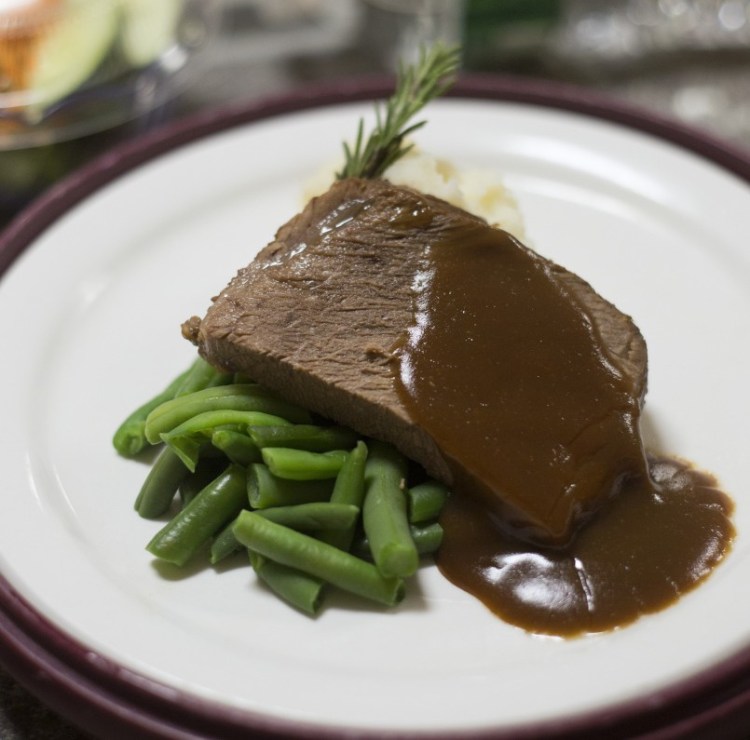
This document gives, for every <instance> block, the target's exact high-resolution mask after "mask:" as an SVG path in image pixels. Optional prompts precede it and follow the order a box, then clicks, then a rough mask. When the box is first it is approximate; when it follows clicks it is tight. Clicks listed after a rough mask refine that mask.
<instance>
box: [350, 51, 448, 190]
mask: <svg viewBox="0 0 750 740" xmlns="http://www.w3.org/2000/svg"><path fill="white" fill-rule="evenodd" d="M459 59H460V56H459V49H458V47H445V46H442V45H440V44H436V45H435V46H433V47H431V48H430V49H421V50H420V53H419V59H418V61H417V63H416V64H415V65H414V66H411V67H404V66H400V67H399V70H398V75H397V77H396V89H395V91H394V93H393V95H392V96H391V98H390V99H389V100H388V102H387V103H386V106H385V113H383V111H382V109H381V107H380V106H378V105H376V106H375V128H374V130H373V131H372V133H371V134H370V135H369V136H368V138H367V141H364V121H363V120H360V122H359V127H358V128H357V138H356V140H355V142H354V147H353V148H351V147H350V146H349V145H348V144H346V143H344V157H345V162H344V166H343V167H342V169H341V170H340V171H339V172H337V173H336V179H338V180H343V179H344V178H346V177H365V178H374V177H379V176H380V175H382V174H383V173H384V172H385V171H386V170H387V169H388V167H390V166H391V165H392V164H393V163H394V162H395V161H396V160H397V159H400V158H401V157H403V156H404V155H405V154H406V153H407V152H408V151H409V150H410V149H411V148H412V145H411V144H409V145H404V139H405V137H406V136H408V135H409V134H411V133H413V132H414V131H416V130H417V129H418V128H421V127H422V126H424V124H425V121H419V122H418V123H413V124H411V125H410V126H407V123H408V122H409V120H410V119H411V118H412V116H414V114H415V113H417V111H419V110H420V109H421V108H423V107H424V106H425V105H427V103H429V102H430V100H433V99H434V98H437V97H439V96H440V95H442V94H443V93H444V92H445V91H446V90H447V89H448V88H449V87H450V86H451V85H452V84H453V82H454V80H455V77H456V70H457V69H458V64H459Z"/></svg>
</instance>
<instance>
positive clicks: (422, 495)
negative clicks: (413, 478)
mask: <svg viewBox="0 0 750 740" xmlns="http://www.w3.org/2000/svg"><path fill="white" fill-rule="evenodd" d="M447 498H448V489H447V488H446V487H445V486H444V485H443V484H442V483H438V482H437V481H435V480H429V481H425V482H424V483H420V484H418V485H416V486H414V487H412V488H409V489H408V490H407V491H406V499H407V504H408V511H409V521H410V522H411V523H412V524H421V523H422V522H429V521H430V520H431V519H436V518H437V516H438V514H439V513H440V511H441V509H442V508H443V504H445V501H446V499H447Z"/></svg>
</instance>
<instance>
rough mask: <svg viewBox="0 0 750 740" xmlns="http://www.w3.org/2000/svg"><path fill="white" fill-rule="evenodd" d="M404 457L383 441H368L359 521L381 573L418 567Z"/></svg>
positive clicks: (395, 573) (400, 573) (408, 572)
mask: <svg viewBox="0 0 750 740" xmlns="http://www.w3.org/2000/svg"><path fill="white" fill-rule="evenodd" d="M405 478H406V459H405V458H404V457H403V455H401V454H400V453H399V452H397V451H396V450H395V449H394V448H393V447H391V446H390V445H387V444H383V443H382V442H372V443H371V444H370V454H369V455H368V458H367V464H366V465H365V501H364V505H363V507H362V522H363V525H364V529H365V534H366V535H367V539H368V540H369V541H370V549H371V550H372V555H373V559H374V560H375V565H377V567H378V570H379V571H380V572H381V573H382V574H383V575H384V576H396V577H400V578H406V577H408V576H410V575H412V574H413V573H415V572H416V570H417V568H418V567H419V554H418V553H417V548H416V546H415V545H414V540H412V538H411V533H410V531H409V520H408V518H407V515H406V496H405V494H404V485H405Z"/></svg>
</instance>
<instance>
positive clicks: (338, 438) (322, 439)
mask: <svg viewBox="0 0 750 740" xmlns="http://www.w3.org/2000/svg"><path fill="white" fill-rule="evenodd" d="M250 436H251V437H252V440H253V442H255V444H256V445H258V447H261V448H262V447H291V448H293V449H296V450H308V451H309V452H328V451H329V450H348V449H351V448H352V447H354V445H355V444H356V442H357V435H356V434H355V433H354V432H353V431H352V430H351V429H347V428H346V427H323V426H316V425H314V424H293V425H287V426H283V427H258V428H257V429H251V430H250Z"/></svg>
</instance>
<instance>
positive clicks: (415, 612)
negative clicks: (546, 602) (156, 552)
mask: <svg viewBox="0 0 750 740" xmlns="http://www.w3.org/2000/svg"><path fill="white" fill-rule="evenodd" d="M368 111H369V105H360V104H351V105H341V106H335V107H331V108H324V109H319V110H312V111H309V112H303V113H297V114H292V115H287V116H281V117H279V118H277V119H272V120H267V121H264V122H260V123H257V124H253V125H249V126H245V127H241V128H239V129H236V130H230V131H228V132H226V133H222V134H219V135H215V136H212V137H210V138H208V139H206V140H203V141H199V142H197V143H193V144H191V145H189V146H187V147H185V148H182V149H178V150H176V151H174V152H172V153H169V154H167V155H164V156H161V157H159V158H158V159H156V160H154V161H152V162H150V163H149V164H147V165H145V166H143V167H140V168H139V169H137V170H136V171H133V172H131V173H130V174H127V175H126V176H124V177H122V178H120V179H118V180H116V181H115V182H114V183H112V184H110V185H108V186H106V187H104V188H103V189H102V190H100V191H99V192H97V193H96V194H95V195H94V196H93V197H90V198H88V199H86V200H85V201H84V202H83V203H81V204H80V205H78V206H77V207H75V208H74V209H73V210H71V211H70V212H69V213H67V214H66V215H65V216H64V217H63V218H62V219H60V220H59V221H57V222H56V223H54V224H53V225H52V226H51V228H49V229H48V230H47V231H46V232H45V233H43V235H42V236H41V237H40V238H39V239H38V240H37V241H36V243H35V244H34V245H33V246H32V247H31V248H30V249H28V250H27V251H26V252H25V253H24V254H23V256H22V257H21V258H20V259H19V260H18V261H17V262H16V263H15V264H14V266H13V267H12V268H11V269H10V270H9V272H8V273H7V274H6V276H5V277H4V278H3V279H2V282H0V315H2V316H3V317H4V321H3V322H2V326H1V327H0V343H1V345H2V347H3V350H4V358H3V362H2V366H1V367H0V387H2V388H3V389H4V392H3V397H4V400H3V405H4V410H3V412H2V418H3V424H2V444H1V445H0V470H2V499H3V515H2V516H1V517H0V572H1V573H2V574H3V576H5V578H7V579H8V581H9V582H10V583H11V585H12V586H14V587H15V588H16V589H17V590H18V591H19V593H20V594H21V595H22V596H23V597H24V598H26V599H27V600H28V601H29V602H30V603H31V604H32V606H34V607H35V608H36V609H38V610H39V611H40V612H41V613H43V614H45V615H46V616H47V617H48V618H49V619H50V620H51V621H52V622H53V623H54V624H56V625H58V626H59V627H60V628H61V629H63V630H64V631H67V632H68V633H69V634H71V635H72V636H73V637H74V638H76V639H78V640H80V641H81V642H83V643H84V644H86V645H87V646H89V647H90V650H91V660H92V661H96V660H97V659H98V656H103V657H105V658H107V659H109V660H112V661H115V662H116V663H118V664H120V665H122V666H123V667H125V668H126V669H129V670H132V671H134V672H136V673H139V674H141V675H142V676H144V677H146V678H149V679H154V680H156V681H158V682H161V683H163V684H164V686H165V687H166V689H167V691H170V690H176V691H185V692H188V693H189V694H191V695H195V696H198V697H202V698H205V699H208V700H210V701H215V702H218V703H221V704H222V705H225V706H229V707H235V708H240V709H249V710H252V711H257V712H260V713H262V714H266V715H268V716H270V717H283V718H285V719H287V720H292V721H297V720H299V721H304V722H309V723H312V724H313V725H315V724H321V725H326V726H333V727H347V726H348V727H352V726H353V727H357V728H362V729H368V728H369V729H372V728H377V729H401V730H415V729H416V730H440V731H461V730H470V729H478V728H486V727H495V728H500V727H509V726H512V725H515V724H518V723H527V722H539V721H544V720H548V719H555V718H561V717H569V716H573V715H576V714H579V713H584V712H589V711H592V710H597V709H601V708H602V707H606V706H608V705H611V704H613V703H617V702H621V701H625V700H628V699H633V698H635V697H640V696H643V695H647V694H649V693H651V692H654V691H656V690H659V689H662V688H664V687H667V686H669V685H671V684H673V683H674V682H675V681H679V680H682V679H684V678H687V677H690V676H693V675H695V674H696V673H699V672H700V671H702V670H704V669H706V668H707V667H709V666H711V665H713V664H715V663H717V662H718V661H720V660H722V659H724V658H726V657H727V656H729V655H732V654H733V653H735V652H736V651H737V650H739V649H742V648H744V647H747V646H748V645H750V623H748V620H747V614H748V611H749V610H750V589H748V587H747V584H748V582H750V552H749V548H750V536H749V535H748V532H749V531H750V521H748V519H749V518H750V507H748V504H747V496H748V491H750V472H749V471H748V467H747V449H748V432H747V420H748V419H750V394H748V392H747V379H748V378H749V377H750V349H749V347H748V336H750V250H748V248H747V234H748V233H750V188H748V187H747V185H746V184H745V183H744V182H742V181H741V180H740V179H738V178H735V177H734V176H732V175H730V174H728V173H727V172H725V171H723V170H721V169H720V168H719V167H717V166H715V165H713V164H711V163H710V162H706V161H705V160H703V159H701V158H700V157H698V156H697V155H693V154H690V153H688V152H686V151H685V150H682V149H679V148H677V147H674V146H672V145H670V144H667V143H665V142H664V141H661V140H659V139H656V138H652V137H650V136H648V135H645V134H641V133H637V132H634V131H632V130H629V129H627V128H624V127H621V126H618V125H616V124H609V123H604V122H601V121H598V120H596V119H593V118H586V117H583V116H578V115H576V114H573V113H566V112H562V111H554V110H548V109H544V108H539V107H534V106H525V105H521V104H512V103H496V102H480V101H468V100H463V101H459V100H446V101H442V102H439V103H436V104H434V105H433V106H432V107H431V108H430V109H429V113H428V117H429V125H428V126H427V127H425V128H424V129H423V130H422V131H421V132H420V134H419V142H420V145H421V146H422V148H424V149H425V150H427V151H429V152H431V153H434V154H437V155H439V156H442V157H447V158H449V159H450V160H452V161H453V162H455V163H456V164H458V165H465V166H481V167H483V168H493V169H495V170H497V173H498V175H499V176H501V177H502V178H503V180H504V181H505V182H506V183H507V185H509V186H510V187H511V189H512V190H513V191H514V192H515V193H516V194H517V196H518V199H519V203H520V206H521V209H522V210H523V213H524V217H525V221H526V225H527V231H528V235H529V239H530V241H531V243H532V244H533V245H534V246H535V247H536V248H537V249H538V251H539V252H541V253H542V254H544V255H545V256H548V257H550V258H552V259H554V260H555V261H557V262H559V263H561V264H563V265H565V266H566V267H568V268H570V269H572V270H574V271H576V272H578V273H579V274H580V275H582V276H583V277H584V278H586V279H587V280H589V281H590V282H591V283H592V284H593V285H594V286H595V287H596V288H597V289H598V290H599V292H600V293H602V294H603V295H604V296H606V297H607V298H609V299H610V300H612V301H613V302H614V303H616V304H617V305H618V306H619V307H620V308H621V309H622V310H623V311H625V312H627V313H630V314H632V315H633V317H634V319H635V321H636V322H637V323H638V324H639V326H640V327H641V329H642V331H643V333H644V335H645V337H646V340H647V342H648V345H649V351H650V376H649V388H650V390H649V395H648V400H647V412H646V415H645V432H646V436H647V438H648V440H649V441H650V443H651V444H652V446H654V447H658V448H659V449H660V450H662V451H666V452H673V453H677V454H679V455H681V456H684V457H687V458H689V459H691V460H694V461H695V462H697V463H698V464H700V466H702V467H704V468H706V469H708V470H710V471H712V472H714V473H715V474H716V475H717V476H718V477H719V479H720V480H721V482H722V484H723V486H724V488H725V489H726V491H727V492H728V493H730V494H731V495H732V496H733V497H734V499H735V501H736V504H737V511H736V525H737V528H738V537H737V541H736V546H735V548H734V550H733V552H732V553H731V554H730V556H729V557H728V559H727V560H726V562H725V563H724V564H722V565H721V566H720V567H719V569H718V570H717V571H716V572H715V574H714V575H713V576H712V577H711V578H710V579H709V580H708V581H707V582H706V583H705V584H704V585H702V586H701V587H700V588H699V589H697V590H696V591H695V592H693V593H691V594H689V595H688V596H687V597H685V598H684V599H682V600H681V601H680V602H679V603H678V604H677V605H675V606H673V607H672V608H670V609H668V610H666V611H664V612H662V613H659V614H656V615H653V616H649V617H646V618H643V619H641V620H640V621H638V622H637V623H636V624H634V625H632V626H630V627H627V628H625V629H622V630H618V631H615V632H611V633H607V634H599V635H591V636H589V637H586V638H582V639H576V640H570V641H565V640H558V639H552V638H540V637H536V636H531V635H528V634H525V633H524V632H523V631H521V630H519V629H517V628H515V627H512V626H509V625H507V624H505V623H503V622H501V621H499V620H498V619H497V618H495V617H494V616H492V615H491V614H490V613H489V612H488V611H487V610H486V609H485V608H484V607H483V606H482V604H480V603H479V602H478V601H476V600H475V599H473V598H472V597H470V596H468V595H467V594H465V593H463V592H461V591H459V590H457V589H456V588H454V587H453V586H451V585H450V584H449V583H447V582H446V581H445V580H444V579H443V578H442V577H441V576H440V574H439V572H438V571H437V570H436V569H435V568H434V567H426V568H424V569H423V570H422V571H421V572H420V573H419V575H418V577H417V578H416V579H415V583H412V584H410V588H409V596H408V598H407V599H406V600H405V601H404V603H403V604H402V605H400V606H399V607H398V608H396V609H394V610H392V611H385V610H380V609H378V608H375V609H371V608H370V607H369V606H366V605H363V604H361V603H359V602H355V601H354V600H353V599H348V598H346V597H343V596H342V597H334V598H331V599H330V601H329V606H327V607H326V608H325V609H324V611H323V612H322V614H321V615H320V616H319V617H318V618H317V619H314V620H311V619H308V618H307V617H304V616H301V615H300V614H298V613H296V612H294V611H292V610H291V609H289V608H287V607H285V606H284V605H283V604H281V603H280V602H279V601H277V600H276V599H275V598H273V597H272V596H269V595H268V594H267V593H266V592H265V591H264V590H263V589H262V588H260V587H258V586H257V585H256V584H255V582H254V579H253V576H252V572H251V571H250V570H249V569H248V568H247V567H240V566H239V565H237V566H236V567H230V568H225V569H222V572H219V571H217V570H214V569H211V568H208V567H198V568H194V569H191V570H188V571H187V572H186V573H185V574H178V573H177V572H176V571H174V570H171V569H167V568H161V569H160V568H158V567H155V566H154V563H153V562H152V558H151V557H150V556H149V555H148V553H146V551H145V550H144V546H145V544H146V542H147V541H148V540H149V539H150V537H151V536H152V534H153V533H154V532H156V531H157V529H158V528H159V526H160V523H158V522H151V521H145V520H142V519H140V518H139V517H138V516H137V515H136V514H135V512H134V511H133V500H134V497H135V495H136V493H137V491H138V488H139V486H140V483H141V481H142V479H143V477H144V475H145V473H146V469H147V468H146V466H145V465H144V464H143V463H140V462H134V461H128V460H124V459H121V458H119V457H118V456H117V455H116V454H115V453H114V451H113V449H112V448H111V446H110V438H111V435H112V432H113V431H114V429H115V428H116V426H117V424H118V423H119V421H120V420H121V419H122V418H123V417H124V416H125V415H126V414H127V413H128V412H129V411H130V410H131V409H132V407H134V406H136V405H138V404H139V403H140V402H141V401H142V400H144V399H145V398H147V397H149V396H150V395H151V394H152V393H153V392H154V391H156V390H158V389H159V388H160V386H162V385H164V384H165V383H166V382H167V381H168V380H169V379H171V377H172V376H173V375H175V374H176V373H177V372H179V371H180V370H181V369H183V367H185V366H186V365H187V364H188V363H189V362H190V361H191V359H192V356H193V350H192V348H191V347H190V346H189V345H188V343H187V342H185V341H184V340H183V339H182V338H181V336H180V328H179V327H180V323H181V322H182V321H183V320H184V319H186V318H188V317H189V316H190V315H192V314H194V313H201V312H203V311H204V309H205V308H206V307H207V305H208V301H209V298H210V297H211V296H212V295H214V294H215V293H217V292H218V291H219V289H220V288H221V287H223V285H224V284H225V283H226V282H227V280H228V279H229V278H230V277H231V275H233V274H234V272H235V270H236V269H237V268H238V267H239V266H241V265H243V264H245V263H247V262H249V261H250V259H251V258H252V257H253V255H254V253H255V252H256V251H257V250H258V249H259V248H260V247H261V246H263V245H264V244H265V243H266V242H267V241H268V240H269V239H270V238H271V236H272V235H273V233H274V231H275V229H276V227H277V226H279V225H280V224H281V223H282V222H283V221H285V220H286V219H287V218H288V217H290V216H291V215H293V213H294V212H295V211H296V210H297V209H298V207H299V206H300V197H301V195H300V194H301V188H302V185H303V184H304V182H305V181H306V180H307V178H309V177H310V176H311V175H312V174H313V173H314V172H315V171H316V170H317V169H318V168H319V167H320V166H321V164H323V163H325V162H327V161H329V160H330V159H331V158H332V157H335V156H336V155H337V153H338V151H339V142H340V141H341V140H342V139H343V138H345V137H347V136H349V135H350V134H351V133H352V132H353V130H354V128H355V126H356V122H357V119H358V116H359V115H360V114H362V113H363V112H368ZM706 625H710V628H709V629H706Z"/></svg>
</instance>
